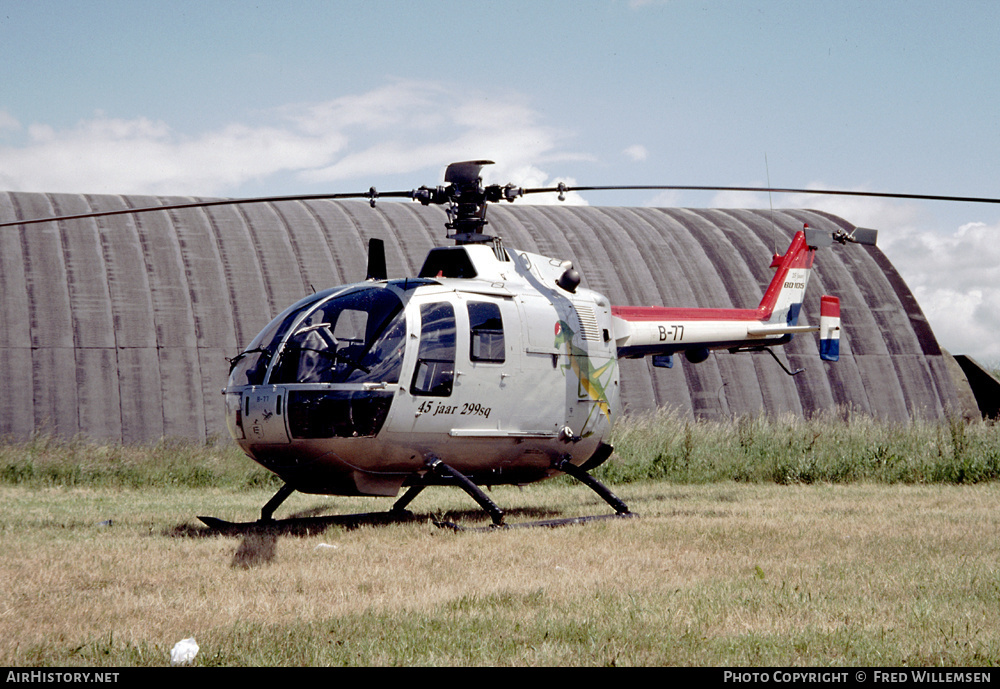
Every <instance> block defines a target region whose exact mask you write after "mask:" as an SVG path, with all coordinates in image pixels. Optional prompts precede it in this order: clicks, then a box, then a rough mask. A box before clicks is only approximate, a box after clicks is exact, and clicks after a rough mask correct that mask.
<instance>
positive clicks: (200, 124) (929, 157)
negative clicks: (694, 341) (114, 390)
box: [0, 0, 1000, 365]
mask: <svg viewBox="0 0 1000 689" xmlns="http://www.w3.org/2000/svg"><path fill="white" fill-rule="evenodd" d="M0 60H2V68H3V69H2V72H3V75H2V77H0V189H2V190H5V191H42V192H74V193H77V192H78V193H113V194H156V195H184V196H227V197H228V196H233V197H242V196H260V195H268V196H269V195H284V194H298V193H303V194H311V193H322V192H351V191H364V190H367V189H368V188H369V187H371V186H375V187H376V188H377V189H380V190H407V189H412V188H415V187H419V186H421V185H431V186H433V185H437V184H440V183H441V180H442V175H443V172H444V168H445V166H446V165H447V164H448V163H450V162H453V161H459V160H470V159H490V160H493V161H495V162H496V164H495V165H493V166H490V167H489V168H487V169H486V170H484V180H485V181H486V182H487V183H492V182H499V183H504V184H505V183H507V182H512V183H515V184H519V185H523V186H541V185H550V184H554V183H556V182H558V181H564V182H567V183H568V184H579V185H629V184H636V185H657V184H664V185H673V184H678V185H712V186H766V185H768V184H771V185H774V186H778V187H788V188H807V189H821V188H834V189H848V190H862V191H881V192H896V193H913V194H942V195H956V196H977V197H992V198H996V197H1000V180H998V175H997V171H998V170H997V168H998V160H1000V76H998V67H1000V2H996V1H995V0H989V1H982V2H980V1H977V0H950V1H946V0H941V1H939V2H929V1H926V0H907V1H905V2H904V1H902V0H897V1H892V2H889V1H884V0H867V1H864V2H854V1H852V0H834V1H828V0H810V1H809V2H801V0H795V1H790V2H781V1H777V0H774V1H763V0H762V1H760V2H754V1H745V2H735V1H725V0H714V1H704V2H696V1H685V0H631V1H628V0H574V1H572V2H564V1H562V0H544V1H539V0H531V1H523V0H505V1H504V2H493V1H487V0H481V1H478V2H476V1H470V0H465V1H463V2H457V1H445V0H440V1H436V0H421V1H420V2H413V1H412V0H411V1H408V2H404V1H390V0H368V1H365V2H361V1H348V0H336V1H335V0H308V1H307V0H280V1H272V0H259V1H256V2H250V1H248V0H241V1H234V0H198V1H189V0H171V1H170V2H162V1H158V2H153V1H152V0H127V1H122V2H119V1H112V0H86V1H84V0H78V1H73V0H56V1H50V0H32V1H31V2H25V1H24V0H0ZM531 200H532V202H554V201H553V200H552V199H551V198H548V199H543V198H541V197H533V198H532V199H531ZM569 201H570V202H573V203H587V204H590V205H626V206H649V205H652V206H697V207H739V208H768V207H770V206H773V207H775V208H780V207H796V208H818V209H822V210H827V211H830V212H832V213H836V214H838V215H840V216H842V217H844V218H846V219H847V220H848V221H850V222H852V223H854V224H855V225H858V226H863V227H871V228H876V229H878V230H879V245H880V247H881V248H882V250H883V252H885V254H886V255H887V256H888V258H889V260H890V261H891V262H892V263H893V265H895V267H896V268H897V269H898V270H899V272H900V273H901V274H902V276H903V278H904V279H905V280H906V282H907V284H908V285H909V287H910V289H911V290H912V291H913V292H914V294H915V296H916V298H917V300H918V302H919V303H920V305H921V307H922V308H923V310H924V312H925V314H926V315H927V317H928V319H929V321H930V323H931V326H932V328H933V330H934V332H935V335H936V336H937V337H938V340H939V341H940V342H941V343H942V345H943V346H944V347H945V348H947V349H948V350H949V351H951V352H952V353H955V354H968V355H970V356H973V357H975V358H976V359H978V360H979V361H980V362H982V363H984V364H987V365H996V364H997V363H998V362H1000V338H998V337H997V335H998V333H1000V241H998V240H1000V234H998V231H1000V205H996V204H968V203H945V202H918V201H901V200H898V201H897V200H893V201H890V200H878V199H854V198H845V197H823V196H818V195H814V194H808V195H771V196H770V198H769V195H767V194H732V193H706V192H701V193H696V192H664V193H655V192H593V193H589V194H582V195H576V196H573V197H572V198H570V199H569ZM519 203H521V201H519ZM818 260H821V259H818ZM693 306H695V305H693ZM697 306H711V305H710V304H699V305H697ZM845 336H846V337H849V333H848V334H846V335H845Z"/></svg>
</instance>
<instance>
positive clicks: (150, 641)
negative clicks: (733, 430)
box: [0, 482, 1000, 665]
mask: <svg viewBox="0 0 1000 689" xmlns="http://www.w3.org/2000/svg"><path fill="white" fill-rule="evenodd" d="M617 492H619V494H620V495H621V497H623V498H624V499H626V501H627V502H628V503H629V504H630V506H631V507H632V509H633V510H634V511H635V512H637V513H638V514H640V515H641V517H640V518H639V519H633V520H614V521H605V522H598V523H592V524H588V525H583V526H573V527H567V528H561V529H552V530H550V529H533V530H510V531H504V532H497V533H453V532H450V531H445V530H441V529H438V528H436V527H434V526H433V525H431V524H429V523H413V524H401V525H392V526H380V527H363V528H359V529H355V530H345V529H341V528H333V529H329V530H327V531H325V532H323V533H320V534H315V535H309V536H276V535H273V534H272V535H257V536H243V537H224V536H205V535H203V534H202V533H201V531H200V529H198V528H197V527H195V526H194V525H195V524H196V522H195V521H194V520H193V518H192V515H195V514H206V513H207V514H213V515H216V516H220V517H223V518H247V517H250V516H252V515H254V514H255V513H256V512H257V510H258V509H259V506H260V505H261V504H262V503H263V502H264V501H265V500H266V499H267V497H268V494H267V492H265V491H250V492H241V493H232V492H228V491H220V490H213V489H183V490H182V489H170V488H156V489H149V490H144V491H141V490H123V489H110V488H109V489H96V488H83V489H65V488H45V489H29V488H23V487H13V488H11V487H8V488H0V523H2V524H3V526H2V527H0V547H2V548H3V552H4V554H5V555H4V558H3V560H2V561H0V577H2V578H3V580H4V581H5V582H8V584H7V585H6V586H5V587H4V588H3V591H2V592H0V638H2V639H3V640H4V641H3V642H2V645H0V662H2V663H4V664H6V665H26V664H43V665H44V664H55V665H68V664H93V665H100V664H108V665H131V664H137V665H157V664H160V665H162V664H165V663H166V661H167V657H168V655H169V649H170V647H171V646H172V645H173V643H175V642H176V641H178V640H180V639H181V638H185V637H188V636H195V637H196V638H197V640H198V642H199V644H201V646H202V651H201V653H200V655H199V659H198V662H199V663H200V664H224V665H232V664H251V665H263V664H310V665H318V664H356V665H393V664H425V665H456V664H477V665H496V664H501V665H507V664H513V665H556V664H571V665H591V664H596V665H603V664H627V665H661V664H702V665H704V664H710V665H748V664H749V665H754V664H763V665H790V664H810V665H830V664H857V665H903V664H907V663H920V664H925V663H934V664H959V665H972V664H995V663H997V662H998V661H1000V651H998V649H1000V629H998V626H997V625H996V622H995V611H996V603H997V600H998V598H1000V571H998V565H997V563H998V562H1000V536H998V534H1000V529H998V528H997V527H998V523H997V522H998V519H1000V517H998V516H997V510H996V506H997V502H998V498H1000V486H998V485H997V484H994V483H988V484H981V485H976V486H950V485H935V486H921V485H915V486H914V485H872V484H853V485H811V486H775V485H769V484H762V485H745V484H734V483H719V484H709V485H696V486H690V485H686V486H676V485H671V484H667V483H635V484H629V485H628V486H623V487H620V488H618V489H617ZM493 497H494V498H495V499H496V500H497V501H498V503H499V504H501V505H502V506H503V507H504V508H505V509H507V510H508V512H509V514H510V515H511V519H512V521H516V520H518V519H525V518H528V519H534V518H537V517H538V516H545V515H546V514H548V512H549V511H550V510H554V511H555V512H557V513H559V514H561V515H569V514H595V513H606V512H607V511H608V508H607V507H606V506H605V505H604V504H603V503H601V502H600V501H599V500H598V499H597V498H596V497H594V496H593V494H592V493H590V491H588V490H587V489H585V488H580V487H577V486H570V485H567V484H565V483H562V482H550V483H547V484H539V485H537V486H532V487H530V488H527V489H525V490H524V491H519V490H517V489H498V490H496V491H495V492H494V494H493ZM389 504H390V502H378V501H374V502H373V501H366V500H363V499H353V500H349V499H344V500H329V499H324V498H318V497H315V496H304V495H295V496H293V497H292V498H291V499H290V500H289V502H288V503H287V504H286V506H285V507H283V509H282V513H283V514H288V513H290V512H294V511H302V510H307V509H311V508H314V507H316V506H322V507H325V508H327V509H328V510H329V511H332V512H349V511H366V510H369V509H373V508H374V509H381V508H387V507H388V505H389ZM412 507H413V509H415V510H417V511H423V513H425V514H428V515H430V514H448V515H449V516H452V517H454V516H457V517H458V518H459V519H461V520H463V521H465V522H466V523H469V522H472V521H473V520H478V519H481V518H480V517H479V516H478V515H476V514H475V513H474V512H473V510H472V506H471V504H470V502H469V501H468V499H467V498H466V497H465V496H464V495H462V494H460V493H459V492H458V491H449V490H447V489H434V490H428V491H425V493H424V494H423V495H421V497H420V498H419V500H418V501H417V503H415V504H414V505H413V506H412ZM279 516H280V515H279ZM108 519H111V521H112V523H111V525H110V526H108V525H102V524H101V523H102V522H105V521H106V520H108Z"/></svg>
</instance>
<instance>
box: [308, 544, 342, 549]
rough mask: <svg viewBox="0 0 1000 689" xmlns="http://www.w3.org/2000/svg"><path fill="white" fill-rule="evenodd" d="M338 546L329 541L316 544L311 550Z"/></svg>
mask: <svg viewBox="0 0 1000 689" xmlns="http://www.w3.org/2000/svg"><path fill="white" fill-rule="evenodd" d="M339 547H340V546H337V545H330V544H329V543H320V544H319V545H318V546H316V547H315V548H313V550H320V549H321V548H334V549H336V548H339Z"/></svg>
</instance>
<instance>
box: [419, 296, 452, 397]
mask: <svg viewBox="0 0 1000 689" xmlns="http://www.w3.org/2000/svg"><path fill="white" fill-rule="evenodd" d="M454 381H455V310H454V309H453V308H452V307H451V304H449V303H447V302H441V303H437V304H422V305H421V306H420V348H419V349H418V350H417V366H416V369H415V370H414V372H413V383H412V384H411V386H410V392H412V393H413V394H414V395H434V396H438V397H447V396H448V395H450V394H451V388H452V385H453V383H454Z"/></svg>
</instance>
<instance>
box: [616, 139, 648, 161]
mask: <svg viewBox="0 0 1000 689" xmlns="http://www.w3.org/2000/svg"><path fill="white" fill-rule="evenodd" d="M622 153H624V154H625V156H626V157H627V158H628V159H629V160H631V161H633V162H637V163H638V162H640V161H643V160H646V158H648V157H649V151H647V150H646V147H645V146H640V145H639V144H636V145H634V146H629V147H628V148H626V149H625V150H624V151H622Z"/></svg>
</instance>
